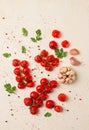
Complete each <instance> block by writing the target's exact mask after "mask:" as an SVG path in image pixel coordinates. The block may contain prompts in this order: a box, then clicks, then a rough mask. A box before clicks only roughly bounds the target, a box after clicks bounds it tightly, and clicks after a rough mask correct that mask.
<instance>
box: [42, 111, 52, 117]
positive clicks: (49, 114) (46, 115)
mask: <svg viewBox="0 0 89 130" xmlns="http://www.w3.org/2000/svg"><path fill="white" fill-rule="evenodd" d="M44 116H45V117H50V116H52V114H51V113H50V112H46V113H45V114H44Z"/></svg>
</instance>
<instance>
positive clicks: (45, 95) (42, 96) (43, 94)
mask: <svg viewBox="0 0 89 130" xmlns="http://www.w3.org/2000/svg"><path fill="white" fill-rule="evenodd" d="M39 98H40V99H41V100H46V99H47V98H48V95H47V93H46V92H44V93H42V94H40V95H39Z"/></svg>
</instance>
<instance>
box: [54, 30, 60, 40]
mask: <svg viewBox="0 0 89 130" xmlns="http://www.w3.org/2000/svg"><path fill="white" fill-rule="evenodd" d="M52 36H53V37H54V38H59V37H60V31H59V30H56V29H55V30H53V31H52Z"/></svg>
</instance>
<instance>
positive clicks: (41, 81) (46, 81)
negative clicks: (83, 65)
mask: <svg viewBox="0 0 89 130" xmlns="http://www.w3.org/2000/svg"><path fill="white" fill-rule="evenodd" d="M40 83H41V85H44V86H48V84H49V81H48V79H46V78H42V79H41V80H40Z"/></svg>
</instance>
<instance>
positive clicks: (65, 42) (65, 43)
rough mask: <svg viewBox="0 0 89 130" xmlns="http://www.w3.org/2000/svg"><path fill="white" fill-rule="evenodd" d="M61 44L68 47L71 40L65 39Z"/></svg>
mask: <svg viewBox="0 0 89 130" xmlns="http://www.w3.org/2000/svg"><path fill="white" fill-rule="evenodd" d="M61 45H62V47H64V48H68V47H69V45H70V44H69V42H68V41H67V40H64V41H62V43H61Z"/></svg>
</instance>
